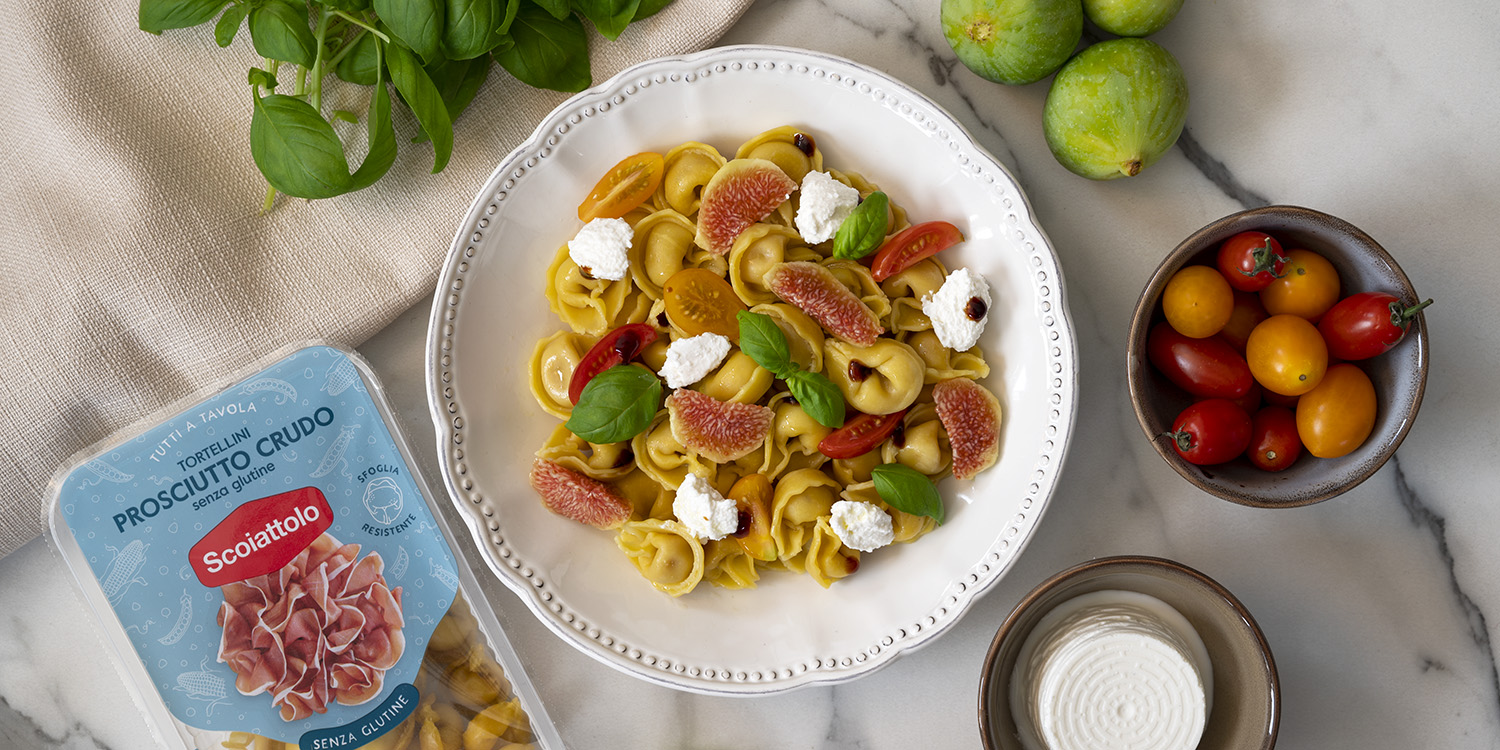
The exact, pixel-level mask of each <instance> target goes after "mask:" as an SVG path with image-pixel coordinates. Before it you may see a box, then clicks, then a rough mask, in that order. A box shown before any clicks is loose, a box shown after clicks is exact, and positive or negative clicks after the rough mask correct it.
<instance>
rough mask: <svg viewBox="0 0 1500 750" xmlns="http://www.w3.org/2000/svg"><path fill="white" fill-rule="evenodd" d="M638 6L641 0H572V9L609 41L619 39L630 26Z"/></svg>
mask: <svg viewBox="0 0 1500 750" xmlns="http://www.w3.org/2000/svg"><path fill="white" fill-rule="evenodd" d="M640 5H641V0H573V7H574V8H577V9H578V12H580V13H582V14H583V16H584V18H587V19H589V20H590V21H592V22H593V23H594V28H596V29H598V30H599V33H600V34H601V35H602V36H603V37H604V38H605V39H609V40H610V41H614V40H615V39H617V38H619V36H620V32H622V31H624V30H625V27H626V26H629V25H630V21H631V19H633V18H635V13H636V9H638V8H639V7H640Z"/></svg>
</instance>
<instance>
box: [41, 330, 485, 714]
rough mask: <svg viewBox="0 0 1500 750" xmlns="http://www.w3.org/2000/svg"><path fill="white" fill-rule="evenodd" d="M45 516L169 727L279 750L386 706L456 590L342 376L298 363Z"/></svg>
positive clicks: (161, 434)
mask: <svg viewBox="0 0 1500 750" xmlns="http://www.w3.org/2000/svg"><path fill="white" fill-rule="evenodd" d="M58 502H59V504H60V508H61V510H62V514H63V518H64V520H65V521H66V523H67V525H68V528H69V530H70V531H71V533H72V534H73V536H74V538H75V539H76V540H77V542H78V545H79V547H80V549H81V551H82V554H83V556H84V558H85V559H86V560H87V561H88V564H89V566H90V568H91V570H92V572H93V574H94V576H95V577H96V578H97V580H98V582H99V586H100V590H101V591H102V593H103V595H104V597H105V598H107V599H108V601H109V604H110V606H111V607H112V608H113V610H114V613H115V615H116V616H117V617H118V619H119V621H120V625H121V627H122V628H123V629H124V631H125V633H126V635H127V637H128V638H129V639H130V641H131V643H132V644H133V646H134V647H135V650H136V654H137V656H139V657H140V659H141V662H142V663H143V664H144V665H145V667H146V669H147V672H148V673H149V674H150V676H151V679H152V681H153V683H154V685H155V687H156V689H157V692H159V693H160V694H161V697H162V700H163V701H164V702H165V704H166V706H167V708H168V710H169V711H171V712H172V714H173V715H174V716H176V717H177V718H178V719H179V720H181V721H182V722H183V723H185V724H187V725H189V726H192V727H196V728H199V729H204V730H210V731H244V732H251V733H254V734H259V735H262V736H266V737H270V738H272V739H278V740H281V741H283V742H293V743H295V742H297V741H298V739H299V738H300V737H303V736H304V735H306V734H307V733H308V732H310V731H314V732H315V731H317V730H318V729H320V728H337V727H345V726H358V725H359V723H360V722H362V721H365V722H368V721H369V717H370V716H371V715H372V713H373V714H375V715H379V714H381V713H382V710H383V709H382V708H381V707H382V706H383V705H384V704H386V703H391V702H393V701H395V702H398V703H399V700H398V699H399V698H400V697H401V696H402V695H404V694H405V693H403V692H398V691H399V690H400V689H401V686H403V685H406V686H407V688H408V689H409V685H410V683H412V682H413V681H414V680H415V679H416V677H417V673H418V670H419V669H420V666H421V658H422V654H423V652H424V651H425V650H426V647H427V641H428V639H429V638H430V636H431V635H432V631H433V628H434V627H436V625H437V623H438V621H439V620H440V619H441V618H442V616H443V614H444V613H445V612H447V611H448V608H449V607H450V606H451V605H452V604H453V601H454V597H455V595H456V593H457V586H458V576H457V570H456V566H455V563H454V560H453V557H452V553H451V550H450V549H449V547H448V544H447V541H446V540H445V539H444V538H443V536H442V534H441V532H440V531H439V530H438V527H437V524H436V523H435V521H434V519H433V517H432V515H431V512H430V510H429V508H428V505H427V502H426V499H425V498H424V496H423V495H422V493H421V490H420V489H419V488H418V486H417V484H416V482H415V480H414V479H413V476H412V470H411V467H410V466H408V464H407V462H406V461H405V459H404V457H403V456H402V453H401V450H400V448H399V447H398V446H397V444H396V442H395V440H394V438H393V437H392V435H391V432H390V430H389V429H388V428H387V426H386V424H385V422H384V420H383V419H382V416H381V412H380V409H379V408H378V407H377V406H376V404H375V402H374V401H373V400H372V398H371V396H370V394H369V392H368V391H367V390H366V386H365V381H364V379H363V378H362V377H361V375H360V372H359V369H358V366H357V365H356V364H355V362H354V361H353V360H352V359H350V358H349V357H348V356H347V355H345V354H344V353H343V352H341V351H339V350H337V349H333V348H329V347H311V348H307V349H302V350H300V351H298V352H296V353H294V354H292V355H290V356H288V357H287V358H285V359H283V360H281V361H280V362H278V363H277V364H275V365H274V366H272V367H270V368H267V369H265V370H263V371H261V372H259V373H257V374H256V375H254V376H252V377H250V378H248V379H246V380H244V381H242V382H240V383H238V384H237V385H235V386H233V387H231V388H229V389H227V390H225V391H223V392H221V393H220V394H219V395H217V396H215V397H213V398H210V399H208V400H207V401H204V402H202V403H200V404H198V405H196V406H194V407H192V408H189V409H187V410H186V411H184V412H182V413H180V414H178V415H177V416H175V417H173V418H172V419H170V420H168V421H167V422H164V423H162V424H160V425H158V426H157V427H155V428H153V429H152V430H150V431H148V432H146V433H144V434H142V435H140V436H138V437H137V438H135V439H134V440H131V441H129V442H127V443H125V444H122V445H118V446H116V447H114V448H113V449H112V450H109V451H108V452H106V453H103V454H100V455H98V456H96V457H95V458H93V459H92V460H89V461H87V462H86V463H84V464H83V465H82V466H81V467H79V468H78V469H76V470H75V471H73V472H72V473H71V474H69V475H68V476H67V477H66V478H65V479H64V480H63V483H62V487H61V490H60V492H59V495H58Z"/></svg>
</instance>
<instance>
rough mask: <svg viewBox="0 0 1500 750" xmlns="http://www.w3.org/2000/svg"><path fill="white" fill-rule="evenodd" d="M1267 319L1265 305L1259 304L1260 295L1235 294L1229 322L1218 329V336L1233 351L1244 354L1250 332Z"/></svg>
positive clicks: (1248, 293) (1268, 315)
mask: <svg viewBox="0 0 1500 750" xmlns="http://www.w3.org/2000/svg"><path fill="white" fill-rule="evenodd" d="M1268 317H1270V314H1268V313H1267V312H1266V307H1265V305H1262V304H1261V303H1260V295H1257V294H1251V293H1250V292H1235V293H1234V309H1233V310H1231V311H1230V312H1229V322H1228V323H1225V324H1224V327H1223V328H1220V329H1219V335H1220V336H1222V337H1224V340H1225V341H1228V342H1229V345H1230V346H1232V347H1234V349H1235V351H1237V352H1239V353H1241V354H1244V353H1245V342H1247V341H1249V340H1250V332H1251V331H1253V330H1255V327H1256V326H1258V325H1260V322H1261V321H1262V320H1265V319H1266V318H1268Z"/></svg>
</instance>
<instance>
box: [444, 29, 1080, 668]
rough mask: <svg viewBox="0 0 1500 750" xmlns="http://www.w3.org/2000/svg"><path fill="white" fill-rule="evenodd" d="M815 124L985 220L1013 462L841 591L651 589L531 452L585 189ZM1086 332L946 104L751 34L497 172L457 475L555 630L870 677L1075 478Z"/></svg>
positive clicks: (1010, 548)
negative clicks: (1063, 471) (682, 592)
mask: <svg viewBox="0 0 1500 750" xmlns="http://www.w3.org/2000/svg"><path fill="white" fill-rule="evenodd" d="M787 124H790V125H795V126H797V127H798V128H802V129H806V130H807V131H808V132H810V133H812V134H813V135H814V136H815V138H816V140H817V143H818V146H819V147H820V148H821V149H822V150H823V152H824V165H825V168H827V167H833V168H839V169H848V170H852V171H856V172H860V173H862V174H864V175H865V176H866V177H867V178H869V179H870V180H872V181H873V182H875V183H876V184H877V185H880V186H881V188H882V189H883V190H884V191H885V192H886V193H887V194H889V195H890V196H891V197H892V199H893V200H894V201H896V202H898V203H899V204H900V205H902V206H904V207H905V208H906V209H907V210H908V211H909V212H910V215H911V217H912V219H913V221H925V220H929V219H945V220H948V221H951V222H953V223H955V224H957V225H958V226H959V227H960V228H961V229H962V230H963V231H964V234H965V236H966V237H967V241H966V242H964V243H963V244H961V245H960V246H958V247H956V248H953V249H950V250H945V251H944V262H945V263H946V264H947V265H948V267H949V268H955V267H958V266H961V265H966V266H969V267H970V268H971V269H973V270H975V271H977V272H979V273H981V274H983V275H984V277H985V278H986V279H987V280H988V281H989V283H990V285H991V289H992V296H993V297H994V305H993V307H992V308H991V312H990V321H989V326H988V328H987V329H986V331H985V336H984V339H983V340H982V341H981V344H982V345H983V347H984V349H985V351H986V352H987V354H988V359H989V362H990V365H991V367H992V373H991V375H990V377H989V379H988V380H987V381H986V383H987V385H988V386H989V387H990V389H991V390H992V391H994V392H995V393H996V394H997V395H998V396H999V398H1000V401H1001V403H1002V404H1003V405H1004V409H1005V415H1004V418H1003V425H1002V443H1001V448H1000V460H999V462H998V463H997V464H996V465H995V466H993V467H992V468H990V469H989V470H987V471H985V472H983V473H982V474H981V475H980V476H979V477H978V478H976V479H975V480H974V481H973V482H957V481H955V480H952V479H949V480H946V481H944V482H943V483H942V485H941V487H940V489H941V491H942V494H943V496H944V498H945V503H946V505H947V514H948V519H947V522H946V523H945V524H944V525H943V526H942V527H940V528H939V529H937V530H935V531H934V532H932V533H931V534H929V535H928V536H926V537H923V538H922V539H920V540H918V541H917V542H916V543H913V544H908V545H895V546H892V547H888V548H885V549H882V550H879V551H877V552H875V553H871V554H867V555H865V556H864V557H863V558H862V559H861V568H860V570H859V572H858V573H857V574H855V575H854V576H851V577H850V578H848V579H845V580H843V581H840V582H839V583H836V584H834V586H833V587H832V588H830V589H828V590H824V589H822V588H821V587H819V586H818V585H817V584H816V583H814V582H813V581H812V580H811V579H810V578H808V577H807V576H803V575H794V574H791V573H780V572H772V573H767V574H766V575H764V576H762V577H761V580H760V586H759V588H757V589H753V590H746V591H727V590H722V589H717V588H714V587H713V586H710V585H708V584H706V583H705V584H703V585H700V586H699V587H698V588H697V589H696V590H694V591H693V592H692V593H691V594H689V595H687V596H684V597H682V598H680V599H673V598H671V597H668V596H666V595H665V594H661V593H658V592H657V591H656V590H654V589H653V588H652V587H651V586H650V584H649V583H647V582H646V581H645V579H643V578H641V576H640V574H639V573H637V572H636V570H635V568H634V567H633V566H632V565H631V564H630V563H629V562H628V561H627V559H626V558H625V557H624V555H622V554H621V553H620V551H619V550H618V549H617V548H616V547H615V544H614V540H613V537H612V535H611V534H610V533H609V532H602V531H596V530H594V529H591V528H588V527H585V526H582V525H579V524H576V523H573V522H571V521H567V520H564V519H562V518H560V517H558V516H555V515H552V514H551V513H549V512H548V511H547V510H546V509H545V508H543V506H542V504H541V502H540V501H539V500H538V498H537V497H536V495H535V493H533V492H532V490H531V488H530V486H529V484H528V482H527V476H528V472H529V469H530V465H531V461H532V454H533V453H534V451H535V450H536V449H537V448H539V447H540V446H541V445H542V443H543V442H544V441H545V440H546V437H547V435H548V434H550V432H551V430H552V429H553V428H554V427H555V426H556V425H557V422H558V420H557V419H555V418H553V417H551V416H549V415H547V414H545V413H543V412H542V410H541V409H540V408H539V407H538V406H537V404H536V402H535V401H534V400H533V398H532V396H531V393H530V391H529V389H528V386H527V382H528V380H527V378H528V375H527V361H528V359H529V357H530V356H531V352H532V349H533V348H534V346H535V345H536V342H537V340H538V339H540V338H542V337H543V336H546V335H548V334H550V333H552V332H554V331H557V330H559V329H561V328H562V327H563V326H562V324H561V322H560V321H559V320H558V319H557V317H556V316H555V315H553V314H552V313H551V312H550V311H549V310H548V307H547V301H546V299H545V298H544V297H543V295H542V288H543V285H544V280H545V271H546V268H547V265H548V264H549V263H550V262H551V260H552V258H553V256H554V253H555V252H556V250H557V248H558V247H560V246H561V245H562V244H563V243H565V242H566V241H567V240H568V239H570V238H572V236H573V234H574V233H575V232H576V231H577V230H578V227H579V226H580V224H579V221H578V219H577V215H576V209H577V204H578V202H579V201H580V200H581V199H582V198H583V196H584V195H586V194H587V193H588V191H589V189H590V188H592V187H593V184H594V182H595V180H597V179H598V177H599V175H601V174H602V173H603V171H604V170H605V169H607V168H608V167H610V166H611V165H613V164H614V163H615V162H616V161H618V160H619V159H621V158H623V157H625V156H627V155H629V154H633V153H636V152H639V151H646V150H655V151H661V152H664V151H666V150H667V149H669V148H671V147H672V146H675V145H677V144H679V143H682V142H684V141H703V142H707V143H710V144H713V145H715V146H716V147H718V148H719V150H720V151H721V152H723V153H725V154H726V155H728V156H733V154H734V150H735V148H736V147H738V145H739V144H740V143H741V142H743V141H745V140H748V139H749V138H751V137H753V136H755V135H756V134H758V133H760V132H762V131H764V130H768V129H770V128H773V127H777V126H780V125H787ZM1077 364H1078V362H1077V353H1076V349H1075V341H1074V337H1073V331H1072V327H1071V323H1070V321H1069V319H1068V312H1067V307H1066V304H1065V303H1064V299H1063V289H1062V278H1061V275H1060V273H1059V268H1058V264H1057V258H1056V256H1055V255H1054V253H1053V251H1052V248H1051V246H1050V244H1049V242H1048V240H1047V238H1046V236H1045V235H1044V234H1043V233H1042V231H1041V229H1040V228H1039V227H1038V226H1037V225H1036V223H1035V221H1033V220H1032V217H1031V212H1030V209H1029V207H1028V206H1027V203H1026V199H1025V197H1024V196H1023V195H1022V194H1021V190H1020V188H1019V187H1018V186H1017V185H1016V182H1015V180H1014V179H1013V178H1012V177H1011V175H1010V174H1009V173H1008V172H1006V170H1005V169H1004V168H1003V167H1002V166H1000V164H998V163H997V162H996V161H995V160H994V158H993V157H991V156H990V155H989V154H987V153H985V151H984V150H983V149H981V148H980V147H979V146H978V145H976V144H975V143H974V141H973V139H972V138H970V137H969V135H968V134H967V133H966V132H964V130H963V128H962V127H961V126H959V125H958V124H957V123H956V122H955V121H954V120H953V119H952V117H950V116H949V115H948V114H947V113H945V112H943V111H942V110H941V109H939V108H938V107H937V106H936V105H935V104H933V103H932V102H931V101H929V100H928V99H927V98H926V97H924V96H922V95H921V94H919V93H917V92H916V91H913V90H912V89H911V88H909V87H907V86H906V85H904V84H902V83H901V82H899V81H896V80H893V79H891V78H889V77H887V76H885V75H884V74H882V73H880V72H877V71H875V70H872V69H869V68H866V67H864V66H861V65H857V64H854V63H851V62H849V61H847V60H843V59H840V58H836V57H832V56H829V55H823V54H819V53H814V52H807V51H802V50H793V49H786V48H778V47H764V46H743V47H727V48H720V49H714V50H709V51H707V52H702V53H699V54H694V55H688V56H685V57H675V58H667V59H661V60H655V61H651V62H647V63H643V64H641V65H638V66H635V67H633V68H630V69H628V70H625V71H623V72H622V73H620V74H619V75H618V76H616V77H615V78H613V79H611V80H610V81H608V82H606V83H604V84H602V85H600V86H597V87H595V88H593V89H590V90H588V91H585V92H583V93H581V94H579V95H577V96H575V97H573V98H572V99H569V100H568V101H567V102H566V103H564V104H563V105H562V106H560V107H559V108H558V109H557V110H556V111H554V112H553V113H552V114H551V115H549V116H548V117H547V118H546V119H545V120H543V121H542V123H541V125H540V126H538V127H537V130H536V133H535V134H534V135H533V136H532V137H531V139H530V140H528V141H527V142H526V143H524V144H523V145H522V146H521V147H520V148H518V149H516V150H515V151H514V152H513V153H511V154H510V155H509V156H508V157H506V158H505V160H504V161H502V162H501V163H500V165H499V167H498V168H496V170H495V172H494V174H492V175H491V176H490V178H489V180H488V182H486V183H485V185H484V186H483V188H481V189H480V191H479V194H478V195H477V197H475V199H474V203H473V205H472V206H470V208H469V211H468V213H467V215H466V216H465V217H464V220H463V223H462V224H461V225H460V227H459V229H458V233H457V236H456V237H455V239H454V243H453V247H452V249H451V251H450V252H449V255H448V259H447V262H446V264H445V266H444V268H443V271H442V278H441V279H440V280H439V282H438V287H437V294H436V298H435V300H434V305H433V312H432V321H431V325H430V328H429V333H428V347H427V386H428V400H429V403H430V405H431V408H432V414H433V419H434V421H435V422H436V425H437V440H438V453H439V456H440V462H441V465H442V471H443V479H444V481H445V483H446V484H447V486H448V490H449V493H450V494H451V496H452V498H453V501H454V502H455V503H456V504H457V505H458V507H459V510H460V511H461V513H462V515H463V516H464V517H465V518H466V519H467V520H468V521H469V526H470V529H471V530H472V531H473V532H474V538H475V541H476V542H477V543H478V546H479V550H480V552H481V553H482V555H483V556H484V557H485V558H486V560H487V561H488V562H489V564H490V567H492V568H493V569H494V570H495V573H496V574H497V575H499V576H500V579H501V580H503V581H504V582H505V583H506V584H508V585H509V586H510V587H511V588H512V589H513V590H514V591H515V592H516V593H517V594H518V595H519V596H520V597H521V599H522V600H523V601H525V602H526V604H527V605H528V606H529V607H530V608H531V610H532V611H533V612H534V613H535V614H536V616H537V617H538V618H540V619H541V621H542V622H543V623H545V624H546V625H547V626H548V627H549V628H551V629H552V630H553V631H554V632H556V633H557V634H558V635H559V636H560V637H562V638H563V639H564V640H566V641H568V642H569V643H571V644H573V645H574V646H577V647H578V648H579V649H581V650H582V651H584V652H585V653H587V654H588V655H590V656H592V657H594V658H596V659H599V660H600V661H602V662H604V663H606V664H608V665H610V666H612V667H615V668H617V669H620V670H623V671H625V672H627V673H629V674H632V675H635V676H637V677H641V678H643V679H646V680H649V681H651V682H655V683H659V684H662V685H667V686H670V687H675V688H680V689H684V690H691V691H694V692H700V693H709V694H724V695H757V694H766V693H773V692H778V691H783V690H789V689H792V688H797V687H803V686H807V685H813V684H831V683H838V682H845V681H848V680H852V679H854V678H855V677H858V676H860V675H863V674H867V673H869V672H871V671H873V670H875V669H877V668H879V667H882V666H884V665H886V664H889V663H891V661H892V660H894V659H895V658H896V657H897V656H899V655H900V654H902V653H904V652H906V651H910V650H912V649H914V648H917V647H919V646H922V645H924V644H926V643H928V642H930V641H931V640H932V639H934V638H936V637H937V636H938V635H939V634H941V633H942V632H943V631H945V630H947V629H948V628H950V627H952V625H953V624H954V623H955V622H957V621H958V619H959V617H960V616H962V615H963V613H964V611H965V610H966V609H968V607H969V605H970V604H972V603H973V602H974V600H975V598H976V597H978V596H979V595H980V594H982V593H984V591H985V590H987V589H988V588H990V587H991V586H992V585H993V584H994V583H995V582H996V581H997V580H999V578H1000V576H1001V575H1002V574H1004V573H1005V571H1006V570H1007V569H1008V568H1009V567H1010V565H1011V563H1012V562H1013V561H1014V560H1015V557H1016V555H1017V554H1018V553H1019V552H1020V551H1021V549H1022V547H1024V546H1025V544H1026V541H1027V540H1028V539H1029V538H1030V537H1031V535H1032V533H1033V532H1034V530H1035V529H1036V524H1037V522H1038V520H1040V518H1041V515H1042V511H1043V509H1044V508H1045V507H1046V505H1047V499H1048V497H1049V496H1050V495H1051V493H1052V490H1053V487H1054V485H1055V483H1056V479H1057V473H1058V470H1059V468H1060V467H1061V465H1062V462H1063V457H1064V454H1065V452H1066V450H1067V446H1068V438H1069V434H1070V433H1071V431H1072V426H1073V418H1074V407H1075V404H1076V401H1077V379H1076V373H1077Z"/></svg>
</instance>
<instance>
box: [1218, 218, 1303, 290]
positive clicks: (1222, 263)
mask: <svg viewBox="0 0 1500 750" xmlns="http://www.w3.org/2000/svg"><path fill="white" fill-rule="evenodd" d="M1216 260H1217V263H1218V266H1219V273H1222V274H1224V280H1225V281H1228V282H1229V285H1230V286H1232V287H1234V288H1235V289H1237V290H1239V291H1242V292H1258V291H1260V290H1262V289H1265V288H1266V287H1268V286H1270V285H1271V282H1273V281H1275V280H1276V279H1279V278H1281V277H1282V275H1283V274H1284V273H1285V269H1286V260H1287V258H1286V251H1284V250H1282V249H1281V243H1280V242H1277V241H1276V238H1275V237H1272V236H1271V235H1269V234H1266V233H1265V232H1258V231H1255V230H1251V231H1248V232H1240V233H1239V234H1237V235H1235V236H1233V237H1230V238H1229V239H1227V240H1224V244H1223V245H1220V246H1219V254H1218V256H1217V257H1216Z"/></svg>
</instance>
